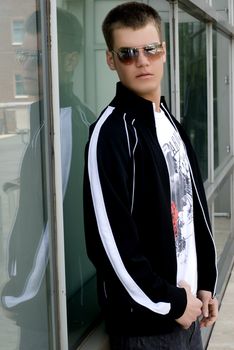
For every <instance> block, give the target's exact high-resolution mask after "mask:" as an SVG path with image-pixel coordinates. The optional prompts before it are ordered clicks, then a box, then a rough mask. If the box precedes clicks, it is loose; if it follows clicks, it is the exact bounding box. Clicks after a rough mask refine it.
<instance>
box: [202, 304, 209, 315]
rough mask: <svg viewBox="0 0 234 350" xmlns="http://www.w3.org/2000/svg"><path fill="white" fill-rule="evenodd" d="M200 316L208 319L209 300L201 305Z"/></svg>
mask: <svg viewBox="0 0 234 350" xmlns="http://www.w3.org/2000/svg"><path fill="white" fill-rule="evenodd" d="M202 314H203V316H204V317H208V316H209V300H205V301H204V302H203V303H202Z"/></svg>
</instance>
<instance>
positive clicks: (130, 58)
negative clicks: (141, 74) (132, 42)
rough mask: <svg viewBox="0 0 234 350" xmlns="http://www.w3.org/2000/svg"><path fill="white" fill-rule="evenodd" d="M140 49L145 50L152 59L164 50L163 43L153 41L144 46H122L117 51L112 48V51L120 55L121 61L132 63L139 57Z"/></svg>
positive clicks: (145, 53)
mask: <svg viewBox="0 0 234 350" xmlns="http://www.w3.org/2000/svg"><path fill="white" fill-rule="evenodd" d="M140 50H143V53H144V55H145V56H146V57H148V58H150V59H152V60H154V59H155V58H157V57H158V56H159V55H160V54H161V53H162V52H164V50H163V45H162V43H153V44H149V45H146V46H142V47H121V48H120V49H118V50H117V51H115V50H112V51H111V52H113V53H114V54H115V55H116V56H117V57H118V59H119V60H120V62H122V63H124V64H132V63H134V62H135V61H136V60H137V59H138V57H139V52H140Z"/></svg>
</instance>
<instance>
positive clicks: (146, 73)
mask: <svg viewBox="0 0 234 350" xmlns="http://www.w3.org/2000/svg"><path fill="white" fill-rule="evenodd" d="M152 76H153V74H151V73H148V72H143V73H139V74H137V76H136V78H151V77H152Z"/></svg>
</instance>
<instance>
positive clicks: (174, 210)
mask: <svg viewBox="0 0 234 350" xmlns="http://www.w3.org/2000/svg"><path fill="white" fill-rule="evenodd" d="M171 216H172V224H173V230H174V235H175V238H177V236H178V219H179V213H178V210H177V208H176V205H175V202H171Z"/></svg>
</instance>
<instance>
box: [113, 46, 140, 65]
mask: <svg viewBox="0 0 234 350" xmlns="http://www.w3.org/2000/svg"><path fill="white" fill-rule="evenodd" d="M137 56H138V50H137V49H132V48H127V47H126V48H123V49H120V50H119V51H118V57H119V60H120V61H121V62H123V63H125V64H131V63H132V62H133V61H134V60H135V58H136V57H137Z"/></svg>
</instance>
